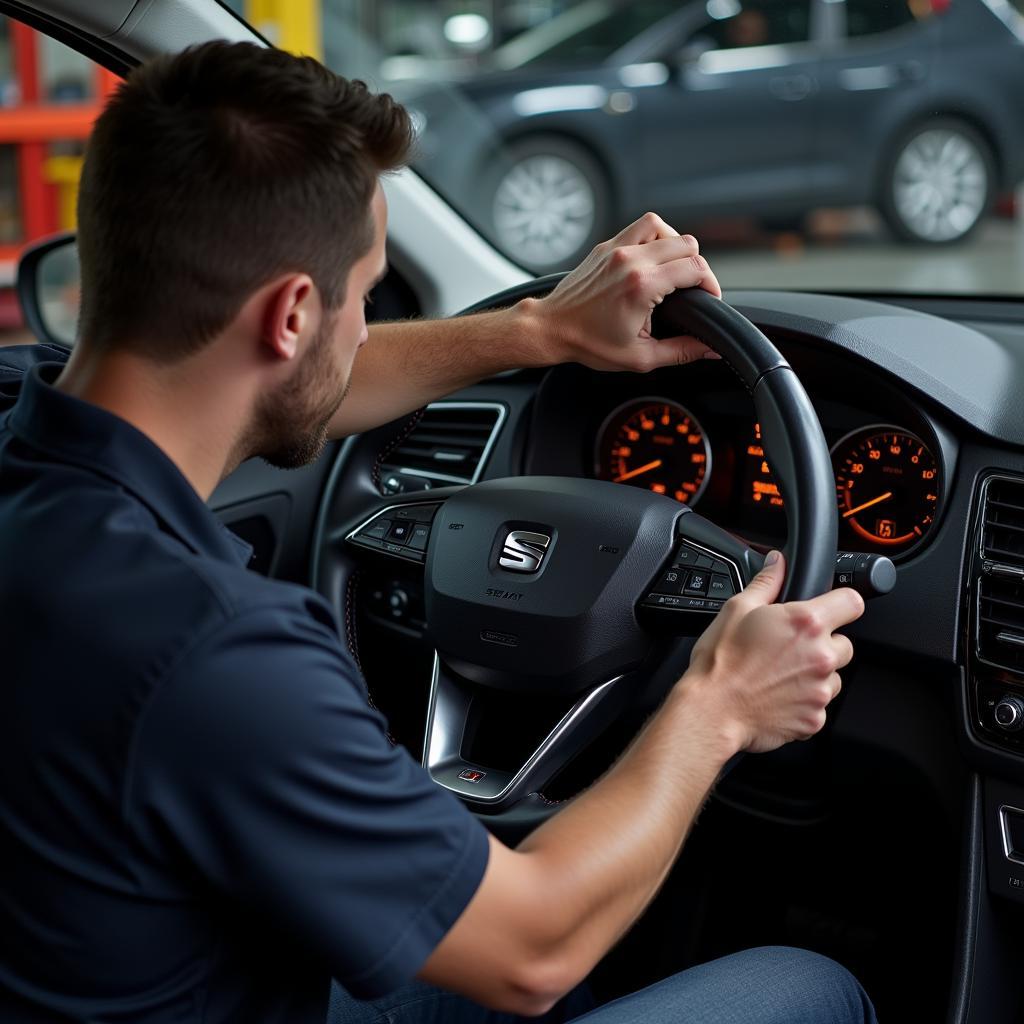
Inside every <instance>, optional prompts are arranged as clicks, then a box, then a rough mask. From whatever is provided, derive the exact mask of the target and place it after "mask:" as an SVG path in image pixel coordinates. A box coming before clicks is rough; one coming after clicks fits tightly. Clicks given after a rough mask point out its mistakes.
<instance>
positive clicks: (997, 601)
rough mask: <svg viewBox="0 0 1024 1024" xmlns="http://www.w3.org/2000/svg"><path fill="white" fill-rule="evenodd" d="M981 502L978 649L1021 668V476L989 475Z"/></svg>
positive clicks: (1023, 641) (994, 659) (1023, 603)
mask: <svg viewBox="0 0 1024 1024" xmlns="http://www.w3.org/2000/svg"><path fill="white" fill-rule="evenodd" d="M983 502H984V504H983V507H982V520H981V521H982V526H981V529H982V537H981V548H982V556H983V563H982V574H981V577H980V579H979V581H978V637H977V643H978V654H979V656H980V657H981V658H982V659H983V660H985V661H987V662H988V663H989V664H992V665H998V666H1000V667H1001V668H1007V669H1010V670H1011V671H1014V672H1021V673H1024V480H1011V479H1008V478H1006V477H992V478H991V479H990V480H988V482H987V484H986V487H985V491H984V498H983Z"/></svg>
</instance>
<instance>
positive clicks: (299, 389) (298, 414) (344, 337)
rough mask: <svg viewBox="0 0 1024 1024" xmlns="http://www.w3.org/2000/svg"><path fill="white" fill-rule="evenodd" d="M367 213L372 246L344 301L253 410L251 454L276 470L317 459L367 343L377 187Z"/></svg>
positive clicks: (380, 264)
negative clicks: (367, 300) (291, 370)
mask: <svg viewBox="0 0 1024 1024" xmlns="http://www.w3.org/2000/svg"><path fill="white" fill-rule="evenodd" d="M371 209H372V217H373V242H372V243H371V245H370V249H369V251H368V252H367V253H366V254H365V255H364V256H362V257H360V258H359V259H358V260H357V261H356V262H355V263H354V264H353V266H352V269H351V270H350V271H349V275H348V282H347V284H346V288H345V301H344V303H343V304H342V305H341V307H340V308H338V309H335V310H330V311H325V312H324V314H323V317H322V319H321V321H320V326H319V328H318V330H317V332H316V334H315V335H314V336H313V338H312V340H311V341H310V343H309V347H308V348H307V350H306V353H305V355H304V356H302V358H301V360H300V362H299V364H298V366H297V367H296V368H295V371H294V373H293V374H292V376H291V378H290V379H289V380H288V381H286V382H285V383H284V384H282V385H281V386H280V387H279V388H277V389H275V390H274V391H273V392H272V393H270V394H268V395H266V396H264V398H263V399H262V400H261V401H260V403H259V406H258V407H257V411H256V423H255V430H256V437H257V442H256V444H255V445H254V448H255V453H256V454H258V455H260V456H262V457H263V458H264V459H266V460H267V462H269V463H270V464H271V465H273V466H277V467H278V468H279V469H296V468H298V467H299V466H305V465H306V464H308V463H310V462H312V461H313V460H314V459H316V458H317V457H318V456H319V455H320V453H321V452H322V451H323V450H324V446H325V445H326V444H327V436H328V426H329V424H330V422H331V419H332V418H333V417H334V414H335V413H336V412H337V411H338V407H339V406H340V405H341V403H342V401H343V400H344V398H345V395H346V394H347V393H348V385H349V377H350V376H351V373H352V363H353V361H354V360H355V357H356V353H357V352H358V351H359V348H360V347H361V346H362V345H363V343H364V342H365V341H366V339H367V330H366V307H365V301H364V300H365V297H366V295H367V293H368V292H369V291H370V289H371V288H372V287H373V285H374V284H375V283H376V282H377V280H378V279H379V278H380V276H381V275H382V273H383V271H384V268H385V265H386V264H385V238H386V235H387V204H386V202H385V200H384V193H383V191H382V190H381V187H380V185H378V186H377V191H376V192H375V193H374V197H373V202H372V206H371Z"/></svg>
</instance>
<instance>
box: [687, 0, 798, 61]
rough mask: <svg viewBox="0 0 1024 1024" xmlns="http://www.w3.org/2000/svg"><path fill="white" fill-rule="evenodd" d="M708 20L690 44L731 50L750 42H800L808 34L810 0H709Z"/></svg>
mask: <svg viewBox="0 0 1024 1024" xmlns="http://www.w3.org/2000/svg"><path fill="white" fill-rule="evenodd" d="M707 11H708V13H709V14H711V15H712V19H711V21H709V22H708V23H706V24H705V25H703V26H701V28H700V29H698V30H697V31H696V32H695V33H694V34H693V36H692V37H691V39H690V41H689V45H690V46H696V47H699V48H702V49H707V50H712V49H713V50H733V49H740V48H745V47H750V46H783V45H786V44H789V43H803V42H806V41H807V40H808V39H810V35H811V0H709V2H708V4H707Z"/></svg>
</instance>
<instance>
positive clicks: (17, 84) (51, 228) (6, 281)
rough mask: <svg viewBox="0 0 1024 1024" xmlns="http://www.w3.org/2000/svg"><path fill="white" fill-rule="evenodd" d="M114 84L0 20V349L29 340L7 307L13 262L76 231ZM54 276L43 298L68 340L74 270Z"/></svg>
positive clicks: (36, 35)
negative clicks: (89, 149) (85, 163)
mask: <svg viewBox="0 0 1024 1024" xmlns="http://www.w3.org/2000/svg"><path fill="white" fill-rule="evenodd" d="M116 82H117V79H116V77H115V76H114V75H111V74H110V73H109V72H107V71H105V70H104V69H102V68H100V67H99V66H98V65H96V64H94V63H93V62H92V61H90V60H89V59H88V58H86V57H83V56H82V55H81V54H79V53H77V52H76V51H74V50H72V49H70V48H69V47H67V46H65V45H63V44H62V43H59V42H57V41H56V40H55V39H51V38H50V37H48V36H46V35H43V34H42V33H40V32H36V31H35V30H33V29H31V28H29V27H28V26H26V25H24V24H22V23H21V22H18V21H16V20H14V19H9V18H6V17H0V139H2V142H0V345H3V344H17V343H19V342H22V341H28V340H31V337H30V335H28V333H27V332H26V330H25V327H24V325H23V324H22V322H21V319H20V317H19V316H18V315H16V310H17V306H16V304H15V303H14V302H13V301H12V300H13V287H14V280H15V273H16V268H17V263H18V258H19V256H20V255H21V252H22V250H23V249H24V248H25V247H26V246H27V245H31V244H32V243H33V242H36V241H38V240H40V239H41V238H45V237H47V236H49V235H52V234H54V233H55V232H59V231H72V230H74V228H75V206H76V201H77V196H78V179H79V175H80V173H81V167H82V158H83V154H84V152H85V143H86V139H87V138H88V136H89V132H90V131H91V129H92V123H93V121H94V120H95V118H96V116H97V115H98V114H99V111H100V109H101V108H102V103H103V101H104V99H105V98H106V96H107V95H108V94H109V93H110V92H111V90H112V89H113V88H114V86H115V84H116ZM68 258H69V259H72V262H73V254H72V256H69V257H68ZM54 267H55V268H56V264H54ZM54 273H57V270H56V269H55V270H54ZM61 275H63V276H62V277H61ZM58 277H61V280H60V281H58V280H57V278H56V277H54V278H53V279H52V280H51V279H50V278H47V280H46V281H44V282H43V283H42V285H43V296H42V297H43V299H44V301H45V302H46V304H47V308H48V309H51V310H52V311H53V312H54V315H55V316H57V315H58V314H59V317H60V322H61V326H62V332H63V335H64V336H66V337H68V338H70V337H71V336H73V333H74V326H75V323H74V321H75V317H76V314H77V301H78V300H77V269H76V267H72V266H71V265H68V267H64V268H63V269H61V270H60V273H59V274H58ZM8 297H10V300H9V299H8Z"/></svg>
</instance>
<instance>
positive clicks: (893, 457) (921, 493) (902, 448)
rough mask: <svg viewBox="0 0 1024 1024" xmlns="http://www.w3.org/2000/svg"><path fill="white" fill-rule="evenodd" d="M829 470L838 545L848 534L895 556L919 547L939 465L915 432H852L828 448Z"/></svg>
mask: <svg viewBox="0 0 1024 1024" xmlns="http://www.w3.org/2000/svg"><path fill="white" fill-rule="evenodd" d="M832 468H833V469H834V471H835V475H836V495H837V497H838V501H839V522H840V530H841V534H840V547H842V546H844V543H845V541H844V540H843V537H842V532H847V538H849V540H854V539H857V540H858V541H859V542H860V544H861V546H863V545H864V544H865V543H866V545H867V546H868V547H869V548H876V549H882V550H885V551H887V552H894V553H899V552H902V551H906V550H908V549H910V548H911V547H913V546H914V545H915V544H917V543H918V541H920V540H921V539H922V538H923V537H924V536H925V534H926V533H927V532H928V530H929V529H930V528H931V525H932V523H934V522H935V513H936V510H937V508H938V504H939V485H940V481H939V467H938V463H937V462H936V460H935V456H934V455H933V454H932V452H931V451H930V450H929V448H928V446H927V445H926V444H925V443H924V442H923V441H922V440H921V439H920V438H919V437H917V436H916V435H915V434H912V433H910V432H909V431H907V430H904V429H902V428H901V427H889V426H874V427H864V428H862V429H860V430H855V431H853V433H850V434H847V435H846V437H844V438H843V439H842V440H841V441H839V443H838V444H836V445H835V447H834V448H833V449H832ZM844 528H845V531H844ZM851 534H852V536H851ZM850 546H853V545H852V544H851V545H850Z"/></svg>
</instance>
